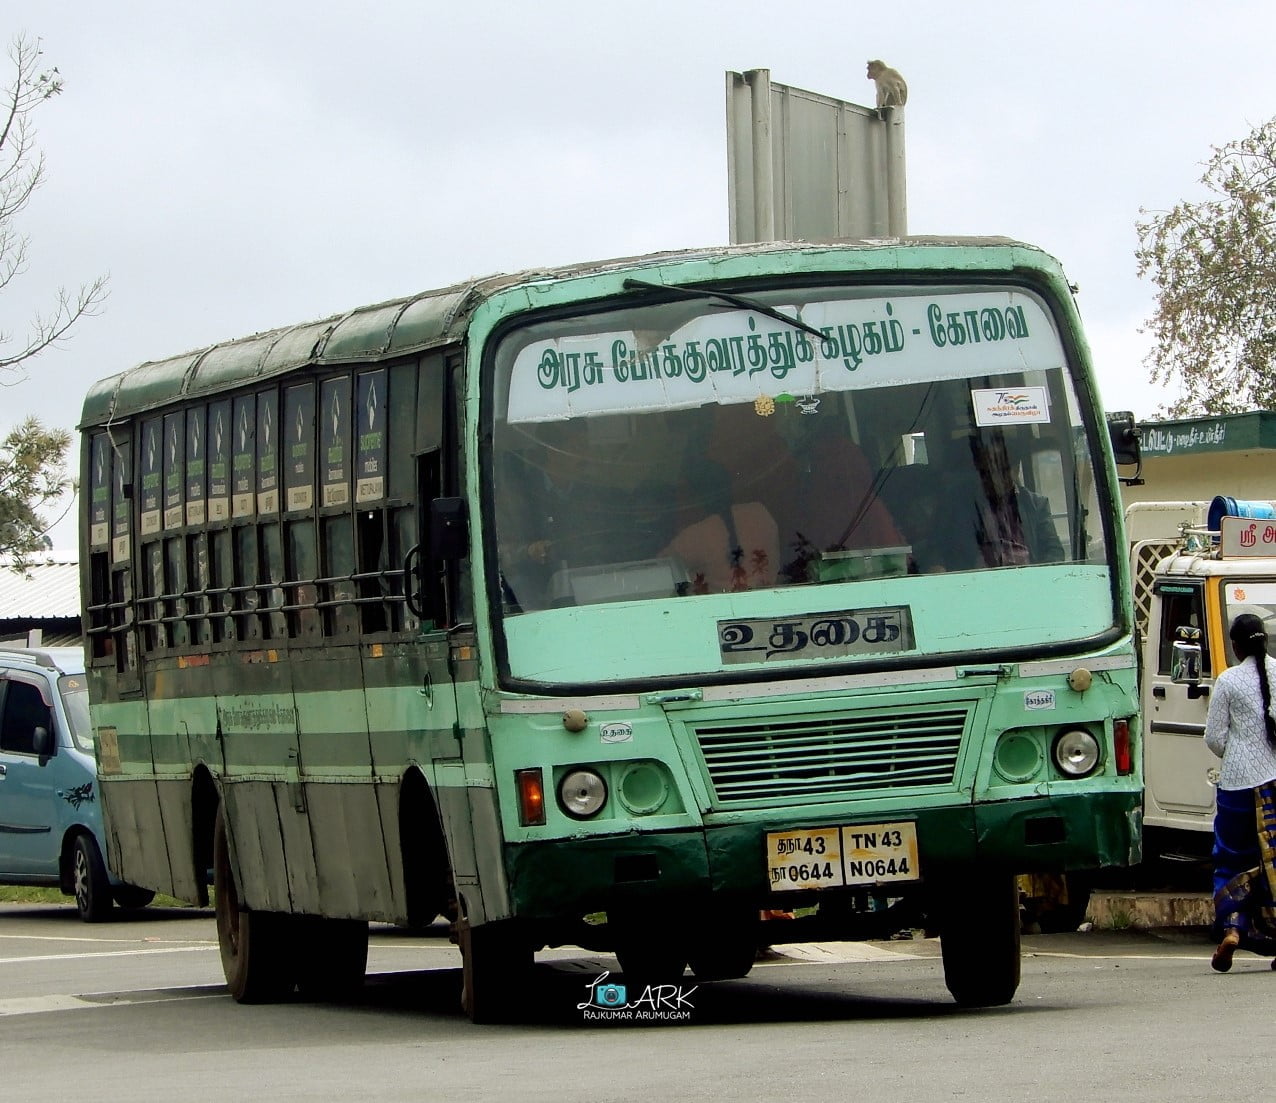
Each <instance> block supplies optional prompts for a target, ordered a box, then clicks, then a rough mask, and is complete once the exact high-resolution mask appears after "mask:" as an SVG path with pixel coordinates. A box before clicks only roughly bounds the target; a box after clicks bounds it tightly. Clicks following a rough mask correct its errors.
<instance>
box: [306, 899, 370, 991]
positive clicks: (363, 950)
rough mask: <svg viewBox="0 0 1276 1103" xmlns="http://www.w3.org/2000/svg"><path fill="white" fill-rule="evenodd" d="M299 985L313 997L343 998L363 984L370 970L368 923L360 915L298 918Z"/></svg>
mask: <svg viewBox="0 0 1276 1103" xmlns="http://www.w3.org/2000/svg"><path fill="white" fill-rule="evenodd" d="M295 924H296V934H297V939H296V950H297V957H298V966H297V987H298V988H299V989H300V990H301V993H302V995H304V996H309V997H312V998H314V999H326V1000H330V999H341V998H343V997H349V996H353V995H354V994H355V993H356V992H358V991H359V989H360V988H362V987H363V978H364V974H365V973H366V972H367V970H368V924H367V923H366V922H365V921H364V920H361V919H322V918H320V917H318V916H311V915H307V916H304V917H301V918H299V919H297V920H296V921H295Z"/></svg>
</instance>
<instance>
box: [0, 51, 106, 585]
mask: <svg viewBox="0 0 1276 1103" xmlns="http://www.w3.org/2000/svg"><path fill="white" fill-rule="evenodd" d="M9 59H10V61H11V62H12V63H13V71H14V76H13V83H12V84H10V85H9V86H8V87H6V88H5V89H4V93H3V100H2V101H0V291H3V290H5V289H6V288H8V287H9V285H10V284H11V283H12V282H13V281H14V280H15V279H16V278H17V277H19V276H20V275H22V273H23V272H25V271H26V268H27V257H28V252H27V250H28V244H29V243H28V239H27V238H26V237H24V236H22V235H21V234H20V233H19V232H18V231H17V229H16V221H17V218H18V216H19V215H20V214H21V213H22V212H23V211H24V210H25V209H26V207H27V205H28V204H29V203H30V202H31V197H32V196H33V195H34V194H35V192H36V189H37V188H39V186H40V183H41V181H42V180H43V179H44V168H45V165H44V155H43V153H42V152H40V150H39V148H38V146H37V145H36V133H35V128H34V126H33V124H32V117H33V115H34V113H35V112H36V111H37V110H38V109H39V108H40V107H41V106H42V105H43V104H44V103H46V102H47V101H48V100H49V99H51V98H52V97H53V96H56V95H57V94H58V93H59V92H61V91H62V77H61V76H60V75H59V73H58V71H57V69H56V68H54V69H50V70H48V71H45V72H41V71H40V43H39V40H38V39H31V38H28V37H27V36H25V35H18V36H17V37H16V38H15V39H14V40H13V42H12V44H11V46H10V48H9ZM105 298H106V279H105V277H99V278H98V279H96V280H94V281H93V282H92V283H89V284H85V285H83V286H81V287H80V289H79V291H78V292H77V293H76V294H74V295H73V294H71V293H70V292H68V291H67V290H66V288H59V289H58V292H57V295H56V297H55V299H54V303H53V306H52V309H50V310H47V311H44V312H42V313H37V314H36V315H35V316H34V317H33V318H32V320H31V322H30V327H29V331H28V333H27V336H26V339H25V340H24V341H21V342H19V343H17V344H15V343H14V340H13V335H12V334H11V333H9V332H7V331H2V330H0V387H12V386H14V385H15V384H17V383H19V382H21V381H23V380H24V379H26V377H27V376H26V369H25V365H26V363H27V362H28V361H29V360H30V359H31V358H32V357H34V356H36V355H38V354H39V353H41V352H43V351H44V350H46V349H48V348H49V347H51V346H53V345H55V344H56V343H57V342H58V341H59V340H61V339H62V338H64V337H65V336H66V335H67V333H68V332H69V331H70V329H71V327H72V326H73V325H75V323H76V322H78V321H79V320H80V319H81V318H82V317H84V316H85V315H86V314H92V313H94V312H95V311H96V310H97V308H98V307H99V306H100V305H101V304H102V302H103V301H104V299H105ZM6 405H9V403H6ZM70 444H71V435H70V434H69V433H67V432H65V431H63V430H59V429H46V428H45V427H44V426H43V425H41V424H40V422H39V421H37V420H35V419H33V418H29V419H27V420H26V421H24V422H22V423H21V424H20V425H19V426H18V427H17V428H15V429H13V430H12V431H11V432H10V433H9V434H8V436H6V437H5V438H4V440H3V442H0V553H5V552H7V553H10V554H11V555H12V556H13V565H14V566H16V567H18V568H19V569H21V568H22V567H24V566H25V564H26V562H27V559H28V557H29V556H30V555H31V554H32V553H33V552H35V551H38V550H39V549H40V548H41V547H42V546H43V536H44V532H45V531H46V528H47V526H46V525H45V524H44V522H43V520H42V517H41V514H40V512H39V511H40V510H41V509H42V508H43V507H45V506H47V505H48V504H49V503H51V502H53V501H55V500H56V499H57V498H58V497H60V496H61V495H62V494H63V493H64V492H65V491H66V490H68V489H70V488H71V487H72V486H73V481H72V479H71V477H70V476H69V475H68V474H67V472H66V469H65V459H66V452H67V449H68V448H69V447H70Z"/></svg>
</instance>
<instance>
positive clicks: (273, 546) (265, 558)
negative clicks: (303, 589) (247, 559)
mask: <svg viewBox="0 0 1276 1103" xmlns="http://www.w3.org/2000/svg"><path fill="white" fill-rule="evenodd" d="M257 538H258V546H257V551H258V560H257V593H258V595H259V597H260V604H259V606H258V608H259V609H260V612H259V613H258V620H259V622H260V624H261V638H262V639H267V640H282V639H285V638H286V637H287V635H288V625H287V622H286V621H285V619H284V613H283V606H284V588H283V585H282V583H283V581H284V575H285V570H284V549H283V534H282V533H281V532H280V531H279V523H278V522H274V521H272V522H271V523H269V524H264V525H262V526H260V527H259V528H258V530H257Z"/></svg>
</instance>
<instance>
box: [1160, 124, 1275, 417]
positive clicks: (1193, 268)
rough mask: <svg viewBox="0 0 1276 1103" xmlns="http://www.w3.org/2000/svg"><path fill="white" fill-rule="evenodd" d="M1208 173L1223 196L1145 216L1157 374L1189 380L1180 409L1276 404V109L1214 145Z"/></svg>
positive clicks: (1166, 379)
mask: <svg viewBox="0 0 1276 1103" xmlns="http://www.w3.org/2000/svg"><path fill="white" fill-rule="evenodd" d="M1201 182H1202V183H1203V184H1204V185H1205V186H1206V187H1207V188H1208V189H1209V190H1210V191H1211V192H1212V193H1214V195H1215V196H1217V197H1218V198H1213V199H1207V200H1202V201H1201V202H1197V203H1190V202H1183V203H1180V204H1179V205H1178V206H1176V207H1175V208H1174V209H1173V210H1170V211H1166V212H1162V213H1160V214H1156V215H1155V216H1153V217H1151V218H1149V219H1148V220H1147V221H1141V222H1139V223H1138V224H1137V229H1138V235H1139V248H1138V250H1137V251H1136V253H1135V256H1136V257H1137V259H1138V272H1139V275H1140V276H1149V277H1150V278H1151V279H1152V282H1153V283H1154V284H1156V287H1157V303H1156V312H1155V313H1154V314H1153V315H1152V317H1151V318H1150V319H1149V320H1148V326H1147V328H1148V331H1149V332H1150V333H1151V334H1152V337H1153V342H1154V343H1153V348H1152V351H1151V352H1150V353H1149V354H1148V358H1147V361H1146V363H1147V365H1148V367H1149V368H1150V376H1151V380H1152V382H1154V383H1164V384H1169V385H1176V384H1177V385H1179V386H1180V387H1181V389H1182V393H1181V397H1180V398H1178V399H1177V400H1176V401H1174V402H1172V403H1169V404H1167V406H1166V407H1165V409H1166V412H1168V413H1169V414H1171V415H1174V416H1185V415H1192V414H1228V413H1239V412H1243V411H1245V410H1252V409H1268V410H1271V409H1276V118H1273V119H1269V120H1268V121H1267V122H1266V123H1264V124H1262V125H1261V126H1259V127H1258V128H1256V129H1255V130H1254V131H1253V133H1251V134H1250V135H1249V136H1248V137H1245V138H1242V139H1240V140H1238V141H1234V142H1230V143H1229V144H1227V145H1225V146H1221V147H1215V148H1214V155H1213V157H1211V158H1210V160H1209V161H1208V162H1207V164H1206V169H1205V174H1204V176H1202V177H1201ZM1143 213H1144V214H1146V213H1147V212H1143Z"/></svg>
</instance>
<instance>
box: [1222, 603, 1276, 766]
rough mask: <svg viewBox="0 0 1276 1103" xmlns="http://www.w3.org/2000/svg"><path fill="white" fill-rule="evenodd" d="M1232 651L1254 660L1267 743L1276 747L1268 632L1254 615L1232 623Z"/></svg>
mask: <svg viewBox="0 0 1276 1103" xmlns="http://www.w3.org/2000/svg"><path fill="white" fill-rule="evenodd" d="M1228 635H1229V636H1230V637H1231V640H1232V650H1234V651H1235V652H1236V657H1237V658H1238V659H1240V660H1241V662H1244V661H1245V660H1246V659H1248V658H1253V660H1254V666H1255V667H1256V668H1257V670H1258V688H1259V689H1260V690H1261V691H1262V695H1263V724H1264V726H1265V727H1266V729H1267V742H1268V743H1269V744H1270V745H1271V746H1272V747H1276V716H1273V715H1272V686H1271V680H1270V679H1269V678H1268V677H1267V630H1266V629H1265V628H1264V627H1263V622H1262V621H1261V620H1259V618H1258V617H1256V616H1254V614H1253V613H1242V614H1241V615H1240V616H1239V617H1237V618H1236V619H1235V620H1234V621H1233V622H1232V628H1231V631H1230V632H1229V633H1228Z"/></svg>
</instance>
